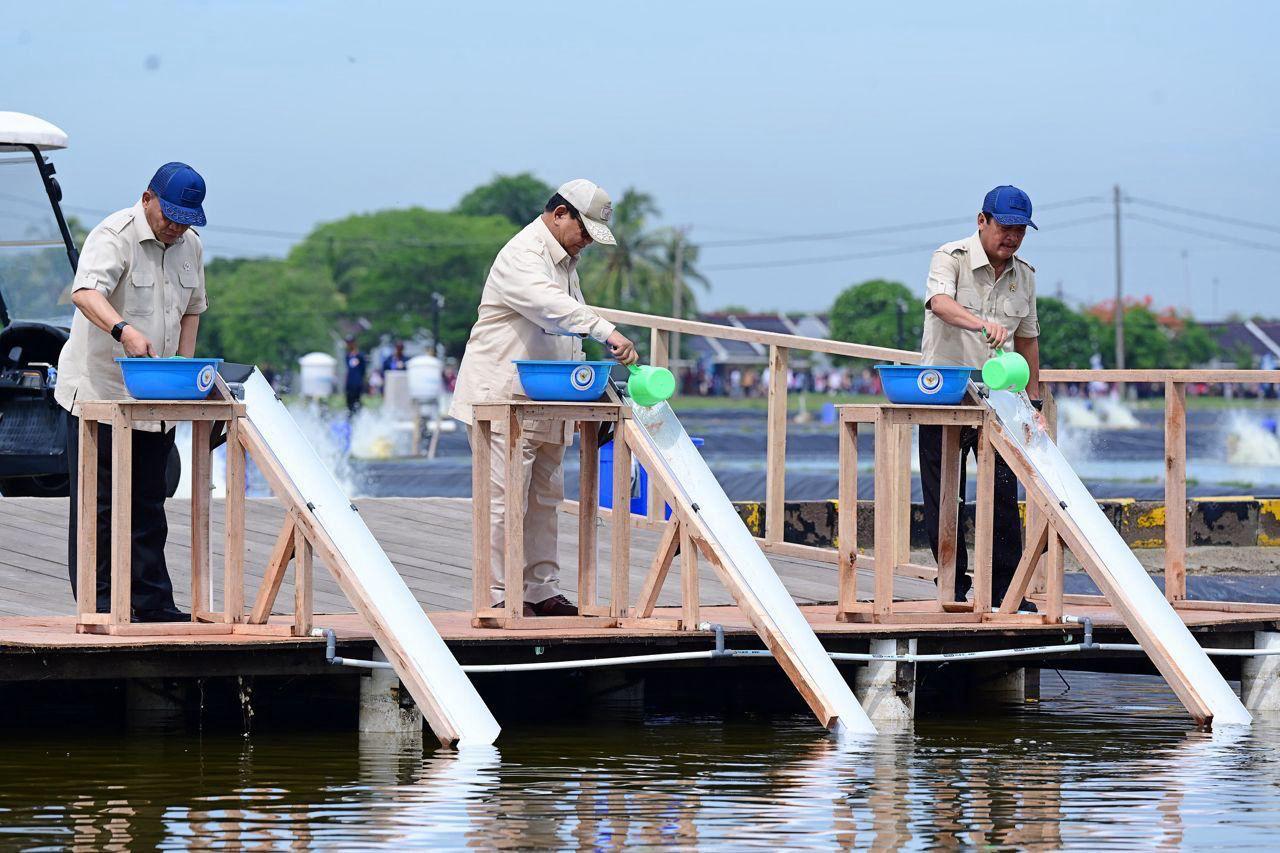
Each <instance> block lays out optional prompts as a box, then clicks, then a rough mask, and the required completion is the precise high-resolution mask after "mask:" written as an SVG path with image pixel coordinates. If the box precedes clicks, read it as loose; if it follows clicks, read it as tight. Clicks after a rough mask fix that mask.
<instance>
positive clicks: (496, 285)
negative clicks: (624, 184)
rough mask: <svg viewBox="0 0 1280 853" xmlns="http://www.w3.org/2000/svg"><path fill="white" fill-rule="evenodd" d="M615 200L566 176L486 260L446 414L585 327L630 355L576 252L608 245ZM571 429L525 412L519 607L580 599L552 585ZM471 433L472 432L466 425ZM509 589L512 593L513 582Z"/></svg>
mask: <svg viewBox="0 0 1280 853" xmlns="http://www.w3.org/2000/svg"><path fill="white" fill-rule="evenodd" d="M612 212H613V208H612V206H611V204H610V202H609V195H608V194H607V193H606V192H605V191H604V190H602V189H601V188H600V187H598V186H596V185H595V184H593V183H592V182H591V181H587V180H583V179H581V178H579V179H578V180H574V181H569V182H568V183H567V184H564V185H563V186H561V187H560V189H559V190H557V191H556V193H555V195H553V196H552V197H551V199H550V200H549V201H548V202H547V204H546V208H545V209H544V210H543V212H542V215H541V216H539V217H538V218H537V219H535V220H533V222H530V223H529V224H528V225H527V226H525V228H524V229H523V230H522V231H521V232H520V233H519V234H517V235H516V236H514V237H512V238H511V240H510V241H509V242H508V243H507V245H505V246H503V247H502V251H500V252H499V253H498V257H497V258H495V259H494V261H493V267H492V269H490V271H489V278H488V280H487V281H486V282H485V285H484V293H483V294H482V295H481V297H480V307H479V310H478V312H477V315H478V316H477V318H476V323H475V325H474V326H472V327H471V337H470V338H469V339H468V340H467V349H466V352H465V353H464V355H463V357H462V366H461V367H460V368H459V369H458V382H457V388H456V390H455V391H454V395H453V405H452V406H451V407H450V408H449V414H450V415H451V416H453V417H455V418H457V419H458V420H460V421H462V422H463V423H464V424H466V425H467V426H468V427H470V426H471V425H472V424H473V423H474V419H473V415H472V408H471V407H472V406H473V405H475V404H477V403H487V402H494V401H498V400H512V399H521V398H523V397H524V396H525V395H524V389H523V388H522V387H521V386H520V379H519V377H518V375H517V373H516V366H515V364H514V362H515V361H516V360H517V359H544V360H557V361H568V360H573V361H581V360H582V359H583V352H582V343H581V342H580V340H579V338H580V337H586V336H590V337H592V338H594V339H595V340H597V341H599V342H600V343H602V344H604V345H605V346H606V347H608V349H609V354H610V355H612V356H613V357H614V358H616V359H617V360H618V361H620V362H622V363H623V364H633V363H635V361H636V358H637V356H636V348H635V345H634V344H632V343H631V341H629V340H628V339H627V338H626V337H625V336H624V335H623V334H622V333H621V332H619V331H618V330H617V329H616V328H614V326H613V324H612V323H610V322H609V321H608V320H605V319H604V318H602V317H600V315H598V314H597V313H596V312H595V311H593V310H592V309H591V307H590V306H589V305H587V304H586V303H585V302H584V301H583V299H582V289H581V288H580V287H579V284H578V272H577V266H578V255H579V253H580V252H581V251H582V250H583V249H585V248H586V247H587V246H589V245H591V244H592V243H602V244H604V245H606V246H612V245H614V244H615V243H616V241H615V240H614V239H613V234H612V232H610V231H609V225H608V222H609V217H610V215H611V214H612ZM572 439H573V427H572V425H571V424H552V423H548V422H541V423H539V422H537V421H533V422H529V423H527V424H526V426H525V431H524V443H523V447H522V448H521V451H522V456H523V459H524V482H525V483H526V487H527V489H528V493H527V494H525V495H521V496H520V499H521V500H523V501H524V503H525V513H524V558H525V565H524V589H523V590H522V591H520V592H521V593H522V594H523V598H524V615H526V616H574V615H577V613H578V608H577V607H575V606H574V605H573V604H571V603H570V602H569V601H568V600H567V599H566V598H565V597H564V596H563V595H561V594H560V590H559V579H560V562H559V554H558V549H559V542H558V530H557V524H558V522H557V518H556V511H557V507H558V506H559V504H560V501H561V500H562V499H563V498H564V473H563V470H562V463H563V461H564V450H565V446H566V445H567V444H569V442H570V441H571V440H572ZM472 440H473V441H474V434H472ZM506 446H507V445H506V435H505V428H504V427H503V426H502V425H501V424H494V427H493V435H492V440H491V444H490V448H489V459H490V471H489V482H490V495H491V502H490V508H489V511H490V513H491V514H492V519H493V525H492V529H493V539H492V541H491V542H490V551H491V555H490V559H489V565H490V570H491V572H490V577H489V597H490V599H491V601H492V602H493V603H494V604H501V603H503V602H504V601H505V598H506V595H507V594H508V593H507V591H506V590H505V589H504V578H505V577H506V575H505V572H504V566H503V557H504V544H505V534H504V519H503V517H502V506H503V504H504V502H505V501H504V497H505V479H506V478H505V464H506V463H505V460H506V455H507V449H506ZM511 594H515V593H514V592H512V593H511Z"/></svg>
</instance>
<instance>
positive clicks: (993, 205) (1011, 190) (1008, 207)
mask: <svg viewBox="0 0 1280 853" xmlns="http://www.w3.org/2000/svg"><path fill="white" fill-rule="evenodd" d="M982 212H983V213H985V214H987V215H988V216H994V217H995V219H996V222H999V223H1000V224H1001V225H1030V226H1031V227H1032V228H1035V229H1036V230H1037V231H1039V230H1040V229H1039V228H1037V227H1036V224H1035V223H1034V222H1032V221H1031V197H1030V196H1029V195H1027V194H1026V193H1024V192H1023V191H1022V190H1020V189H1018V188H1017V187H1011V186H1007V185H1006V186H1002V187H996V188H995V189H993V190H992V191H991V192H989V193H987V197H986V198H984V199H983V200H982Z"/></svg>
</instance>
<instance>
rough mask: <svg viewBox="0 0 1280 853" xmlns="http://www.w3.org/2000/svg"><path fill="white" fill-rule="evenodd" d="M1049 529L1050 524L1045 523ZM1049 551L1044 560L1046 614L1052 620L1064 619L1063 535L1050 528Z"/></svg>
mask: <svg viewBox="0 0 1280 853" xmlns="http://www.w3.org/2000/svg"><path fill="white" fill-rule="evenodd" d="M1045 527H1046V529H1048V525H1045ZM1048 546H1049V551H1048V557H1047V558H1046V559H1045V561H1044V575H1045V578H1044V580H1045V599H1044V615H1045V618H1046V619H1048V620H1049V621H1050V622H1061V621H1062V586H1063V563H1064V561H1063V553H1062V537H1061V536H1059V535H1058V532H1057V531H1056V530H1049V542H1048Z"/></svg>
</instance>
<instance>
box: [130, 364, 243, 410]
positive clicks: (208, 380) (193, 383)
mask: <svg viewBox="0 0 1280 853" xmlns="http://www.w3.org/2000/svg"><path fill="white" fill-rule="evenodd" d="M116 361H118V362H120V370H121V371H122V372H123V373H124V387H125V388H127V389H128V390H129V394H130V395H132V396H133V398H134V399H135V400H203V399H205V398H206V397H208V396H209V392H210V391H211V390H213V378H214V376H216V375H217V373H218V365H219V364H221V363H222V359H220V358H123V357H119V358H117V359H116Z"/></svg>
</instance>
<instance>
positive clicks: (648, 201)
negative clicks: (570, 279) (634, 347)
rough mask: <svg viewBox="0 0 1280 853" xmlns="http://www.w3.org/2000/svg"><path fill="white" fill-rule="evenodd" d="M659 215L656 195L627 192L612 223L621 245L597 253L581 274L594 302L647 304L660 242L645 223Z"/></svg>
mask: <svg viewBox="0 0 1280 853" xmlns="http://www.w3.org/2000/svg"><path fill="white" fill-rule="evenodd" d="M657 215H658V206H657V204H656V203H655V202H654V200H653V196H651V195H649V194H648V193H643V192H639V191H638V190H636V189H635V188H634V187H628V188H627V189H626V190H624V191H623V193H622V196H621V197H620V198H619V199H618V203H617V204H615V205H614V206H613V219H612V220H611V221H610V223H609V230H611V231H612V232H613V236H614V238H615V239H616V240H617V241H618V245H616V246H613V247H609V248H606V249H605V250H603V251H601V252H598V253H595V257H594V258H593V259H592V260H591V262H590V263H588V264H587V265H586V269H584V270H580V271H579V275H580V276H581V277H582V280H583V283H584V284H583V287H584V289H585V290H587V291H589V292H590V294H591V300H592V301H593V302H595V303H596V304H599V305H604V306H608V307H612V308H624V309H628V310H634V309H636V308H638V307H639V305H637V303H640V302H644V301H646V300H645V299H644V296H645V294H644V291H645V290H647V284H648V280H649V279H650V278H651V277H652V274H653V273H655V272H657V270H658V266H659V241H658V239H657V235H656V233H655V232H648V231H646V230H645V220H646V219H647V218H648V217H651V216H657Z"/></svg>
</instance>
